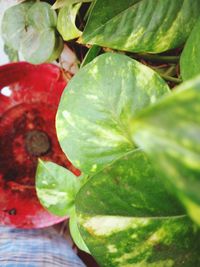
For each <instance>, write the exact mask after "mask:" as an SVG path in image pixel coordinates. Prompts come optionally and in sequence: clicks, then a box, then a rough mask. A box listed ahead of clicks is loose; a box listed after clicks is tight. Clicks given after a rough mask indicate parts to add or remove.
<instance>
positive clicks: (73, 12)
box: [57, 4, 82, 41]
mask: <svg viewBox="0 0 200 267" xmlns="http://www.w3.org/2000/svg"><path fill="white" fill-rule="evenodd" d="M80 6H81V4H76V5H68V6H66V7H63V8H61V9H60V11H59V15H58V22H57V29H58V31H59V33H60V34H61V36H62V38H63V39H64V40H65V41H69V40H72V39H75V38H77V37H79V36H80V35H81V34H82V32H81V31H79V29H78V28H77V27H76V24H75V21H76V16H77V13H78V11H79V8H80Z"/></svg>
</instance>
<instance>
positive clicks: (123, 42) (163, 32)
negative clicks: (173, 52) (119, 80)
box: [81, 0, 200, 53]
mask: <svg viewBox="0 0 200 267" xmlns="http://www.w3.org/2000/svg"><path fill="white" fill-rule="evenodd" d="M199 12H200V1H199V0H193V1H191V0H176V1H172V0H159V1H155V0H123V1H120V0H117V1H116V0H96V1H95V5H94V7H93V9H92V12H91V14H90V17H89V20H88V23H87V25H86V27H85V30H84V32H83V35H82V39H81V42H82V43H88V44H97V45H100V46H105V47H110V48H114V49H119V50H124V51H131V52H152V53H159V52H163V51H166V50H169V49H172V48H176V47H179V46H180V45H182V44H183V43H184V42H185V41H186V39H187V37H188V36H189V34H190V32H191V30H192V28H193V26H194V24H195V22H196V20H197V18H198V17H199Z"/></svg>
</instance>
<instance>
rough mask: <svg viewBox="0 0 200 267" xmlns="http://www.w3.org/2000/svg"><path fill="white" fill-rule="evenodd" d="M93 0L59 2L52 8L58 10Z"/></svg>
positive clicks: (64, 0)
mask: <svg viewBox="0 0 200 267" xmlns="http://www.w3.org/2000/svg"><path fill="white" fill-rule="evenodd" d="M92 1H93V0H57V1H56V2H55V3H54V4H53V6H52V8H53V9H57V8H62V7H65V6H71V5H74V4H77V3H87V2H92Z"/></svg>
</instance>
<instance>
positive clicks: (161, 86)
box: [56, 53, 169, 174]
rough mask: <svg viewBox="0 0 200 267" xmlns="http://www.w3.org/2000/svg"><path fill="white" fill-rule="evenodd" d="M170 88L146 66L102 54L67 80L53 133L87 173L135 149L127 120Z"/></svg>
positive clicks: (128, 59) (117, 55) (116, 56)
mask: <svg viewBox="0 0 200 267" xmlns="http://www.w3.org/2000/svg"><path fill="white" fill-rule="evenodd" d="M168 92H169V89H168V86H167V84H166V83H165V82H164V81H163V80H162V79H161V78H160V77H159V75H157V74H156V73H155V72H154V71H152V70H151V69H150V68H148V67H146V66H144V65H142V64H140V63H138V62H137V61H135V60H133V59H130V58H129V57H127V56H124V55H119V54H112V53H107V54H104V55H101V56H99V57H97V58H96V59H94V60H93V61H92V62H91V63H89V64H87V65H86V66H85V67H83V68H82V69H81V70H80V71H79V72H78V73H77V75H76V76H75V77H74V78H73V79H72V80H71V81H70V83H69V84H68V87H67V89H66V90H65V92H64V94H63V96H62V98H61V102H60V105H59V109H58V113H57V120H56V126H57V134H58V138H59V141H60V144H61V146H62V149H63V150H64V152H65V153H66V154H67V155H68V156H69V158H70V160H71V161H72V163H73V164H74V165H75V166H76V167H78V168H80V169H81V170H82V171H84V172H85V173H86V174H90V173H93V172H96V171H98V170H99V169H101V168H102V167H104V166H105V165H106V164H108V163H110V162H111V161H112V160H114V159H116V158H118V157H119V156H122V155H124V154H125V153H127V152H128V151H132V150H134V149H135V148H136V146H135V144H134V142H133V140H132V136H131V132H130V130H131V128H130V126H131V125H130V122H131V121H132V119H133V117H134V116H135V115H136V114H137V113H138V112H139V111H141V110H142V109H143V108H145V107H147V106H148V105H150V104H151V103H154V102H155V101H156V99H158V98H159V97H161V96H162V95H163V94H166V93H168Z"/></svg>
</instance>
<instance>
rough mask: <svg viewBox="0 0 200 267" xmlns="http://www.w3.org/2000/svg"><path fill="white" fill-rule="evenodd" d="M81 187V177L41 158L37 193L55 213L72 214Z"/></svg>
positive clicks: (37, 178)
mask: <svg viewBox="0 0 200 267" xmlns="http://www.w3.org/2000/svg"><path fill="white" fill-rule="evenodd" d="M80 187H81V182H80V178H77V177H76V176H75V175H73V174H72V173H71V172H69V171H68V170H67V169H65V168H63V167H61V166H58V165H57V164H55V163H52V162H43V161H42V160H39V163H38V167H37V172H36V191H37V195H38V198H39V200H40V202H41V203H42V205H43V206H44V207H45V208H46V209H48V210H49V211H50V212H52V213H53V214H55V215H58V216H66V215H70V213H71V210H72V209H73V208H74V201H75V196H76V194H77V192H78V190H79V189H80Z"/></svg>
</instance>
